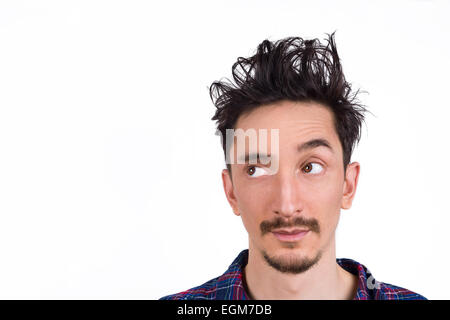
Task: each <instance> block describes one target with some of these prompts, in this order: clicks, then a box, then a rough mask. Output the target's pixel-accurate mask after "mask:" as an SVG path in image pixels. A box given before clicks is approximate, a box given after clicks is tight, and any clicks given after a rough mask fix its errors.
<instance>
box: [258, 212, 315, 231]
mask: <svg viewBox="0 0 450 320" xmlns="http://www.w3.org/2000/svg"><path fill="white" fill-rule="evenodd" d="M292 227H307V228H308V229H310V230H311V231H313V232H317V233H320V226H319V222H318V221H317V220H316V219H314V218H311V219H306V218H304V217H302V216H299V217H295V218H294V219H293V220H292V221H291V222H286V220H284V219H282V218H280V217H277V218H276V219H274V220H272V221H263V222H261V224H260V229H261V233H262V235H265V234H266V233H269V232H271V231H272V230H274V229H278V228H292Z"/></svg>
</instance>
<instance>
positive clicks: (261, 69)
mask: <svg viewBox="0 0 450 320" xmlns="http://www.w3.org/2000/svg"><path fill="white" fill-rule="evenodd" d="M334 34H335V32H333V33H332V34H331V35H329V34H327V35H328V39H326V40H327V42H328V43H327V45H324V44H321V43H320V41H319V40H318V39H313V40H304V39H302V38H300V37H288V38H284V39H281V40H278V41H276V42H275V43H273V42H271V41H269V40H264V41H263V42H262V43H260V44H259V45H258V48H257V52H256V54H255V55H253V56H252V57H249V58H243V57H239V58H238V59H237V61H236V62H235V63H234V64H233V67H232V74H233V78H234V81H235V83H233V82H232V81H230V80H228V79H227V80H228V81H214V82H213V83H212V85H211V86H210V88H209V94H210V97H211V100H212V101H213V103H214V105H215V106H216V108H217V110H216V112H215V114H214V116H213V117H212V118H211V120H217V131H216V134H217V133H220V134H221V137H222V147H223V151H224V155H225V159H227V152H229V150H226V143H225V137H226V136H227V135H226V129H235V128H234V126H235V124H236V122H237V120H238V118H239V116H240V115H242V114H244V113H248V112H250V111H252V110H253V109H255V108H258V107H260V106H264V105H268V104H272V103H275V102H279V101H286V100H287V101H293V102H297V101H298V102H317V103H320V104H321V105H324V106H326V107H328V108H329V109H330V110H331V111H332V112H333V114H334V126H335V130H336V132H337V134H338V136H339V140H340V142H341V145H342V149H343V164H344V173H345V172H346V168H347V165H348V164H349V163H350V158H351V155H352V152H353V149H354V146H355V145H356V143H357V142H359V140H360V137H361V124H362V122H363V121H364V112H365V111H367V109H366V108H365V107H364V105H362V104H361V103H360V102H359V101H358V99H357V95H358V93H359V91H360V90H359V89H358V91H356V93H355V92H353V91H352V89H351V84H350V83H348V82H347V81H346V80H345V77H344V74H343V71H342V66H341V63H340V60H339V56H338V53H337V50H336V44H335V40H334ZM226 166H227V169H228V171H229V173H230V176H231V165H230V164H229V163H226Z"/></svg>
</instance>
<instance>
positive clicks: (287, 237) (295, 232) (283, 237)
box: [272, 229, 309, 241]
mask: <svg viewBox="0 0 450 320" xmlns="http://www.w3.org/2000/svg"><path fill="white" fill-rule="evenodd" d="M272 233H273V235H274V236H275V237H276V238H277V239H278V240H280V241H298V240H300V239H302V238H303V237H305V236H306V235H307V234H308V233H309V230H305V229H290V230H289V229H280V230H274V231H272Z"/></svg>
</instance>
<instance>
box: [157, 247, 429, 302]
mask: <svg viewBox="0 0 450 320" xmlns="http://www.w3.org/2000/svg"><path fill="white" fill-rule="evenodd" d="M247 261H248V249H245V250H243V251H241V253H239V255H238V256H237V258H236V259H235V260H234V261H233V263H232V264H231V265H230V267H229V268H228V270H227V271H226V272H225V273H224V274H223V275H221V276H219V277H217V278H214V279H211V280H209V281H208V282H205V283H204V284H202V285H200V286H197V287H194V288H191V289H188V290H185V291H182V292H179V293H176V294H171V295H167V296H164V297H162V298H160V300H189V299H203V300H250V297H249V295H248V294H247V292H246V290H245V287H244V283H243V274H242V273H243V270H244V267H245V266H246V265H247ZM336 262H337V263H338V264H339V265H340V266H341V267H342V268H344V269H345V270H347V271H348V272H350V273H352V274H354V275H357V276H358V289H357V291H356V295H355V297H354V298H353V300H372V299H375V300H427V299H426V298H425V297H424V296H422V295H420V294H417V293H415V292H412V291H410V290H407V289H404V288H401V287H397V286H394V285H392V284H388V283H384V282H379V281H376V280H375V278H374V277H373V276H372V274H371V273H370V271H369V270H368V269H367V268H366V267H365V266H364V265H362V264H360V263H358V262H356V261H354V260H352V259H346V258H340V259H336Z"/></svg>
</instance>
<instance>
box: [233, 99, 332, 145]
mask: <svg viewBox="0 0 450 320" xmlns="http://www.w3.org/2000/svg"><path fill="white" fill-rule="evenodd" d="M238 128H241V129H243V130H247V129H255V130H258V129H279V135H280V141H283V140H284V141H285V142H286V141H289V140H292V139H295V140H296V142H301V141H303V140H307V139H309V138H326V139H327V140H329V141H330V142H331V143H332V144H335V143H339V138H338V136H337V133H336V130H335V127H334V115H333V112H332V111H331V110H330V109H329V108H328V107H326V106H324V105H322V104H319V103H315V102H290V101H282V102H278V103H274V104H270V105H266V106H261V107H258V108H256V109H254V110H252V111H251V112H249V113H246V114H243V115H241V116H240V117H239V119H238V121H237V122H236V125H235V129H238Z"/></svg>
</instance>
